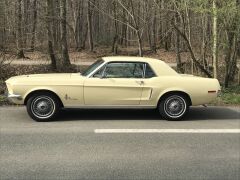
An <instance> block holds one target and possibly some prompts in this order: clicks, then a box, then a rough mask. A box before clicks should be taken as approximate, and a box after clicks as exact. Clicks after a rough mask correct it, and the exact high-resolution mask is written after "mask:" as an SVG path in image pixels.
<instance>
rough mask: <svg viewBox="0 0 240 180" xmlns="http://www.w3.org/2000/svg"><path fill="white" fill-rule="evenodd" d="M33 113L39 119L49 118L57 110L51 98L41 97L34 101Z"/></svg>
mask: <svg viewBox="0 0 240 180" xmlns="http://www.w3.org/2000/svg"><path fill="white" fill-rule="evenodd" d="M31 108H32V113H33V114H34V115H35V116H36V117H38V118H48V117H50V116H51V115H52V114H53V113H54V110H55V104H54V102H53V100H52V99H51V98H50V97H47V96H39V97H36V98H35V99H34V100H33V101H32V106H31Z"/></svg>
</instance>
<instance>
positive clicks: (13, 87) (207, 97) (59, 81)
mask: <svg viewBox="0 0 240 180" xmlns="http://www.w3.org/2000/svg"><path fill="white" fill-rule="evenodd" d="M103 59H104V58H103ZM123 59H125V61H133V62H134V61H142V62H145V63H148V64H149V65H150V67H151V68H152V69H153V71H154V72H155V74H156V77H152V78H145V79H144V78H143V79H134V78H130V79H127V80H126V79H125V80H124V79H122V80H121V78H119V79H118V78H109V79H104V78H103V79H101V80H102V81H101V80H100V78H93V77H84V76H81V75H80V73H67V74H44V75H38V74H36V75H23V76H17V77H13V78H10V79H8V80H7V81H6V84H7V88H8V92H9V94H10V95H11V94H13V95H17V96H18V97H14V98H11V99H12V101H13V102H14V103H16V104H25V103H26V100H27V98H28V97H29V95H31V93H34V92H37V91H49V92H51V93H54V94H55V95H56V96H57V97H58V98H59V99H60V100H61V102H62V104H63V106H64V107H88V106H90V107H91V106H94V105H96V106H101V105H109V106H114V104H111V101H109V102H108V101H106V102H107V103H106V104H101V103H103V102H104V100H106V99H108V97H115V99H114V100H115V101H114V102H118V104H117V105H120V106H125V105H130V106H135V107H149V108H155V107H157V105H158V101H159V99H160V98H161V97H162V96H164V95H165V94H166V93H171V92H176V93H184V94H186V95H187V96H188V97H189V99H190V105H201V104H207V103H209V102H211V101H212V100H214V99H215V98H216V96H217V92H218V91H219V90H220V85H219V82H218V80H217V79H210V78H202V77H196V76H192V75H181V74H178V73H176V72H175V71H174V70H173V69H172V68H170V67H169V66H168V65H167V64H165V63H164V62H162V61H160V60H156V59H151V58H140V60H139V58H136V57H135V58H122V57H118V58H111V57H108V58H105V59H104V61H105V63H109V62H114V61H115V62H116V61H123ZM136 59H137V60H136ZM90 79H91V81H92V85H91V89H90V90H89V89H88V91H87V92H86V91H85V88H86V87H87V85H88V83H87V82H88V81H89V80H90ZM139 80H142V81H144V84H142V85H141V86H140V87H138V86H137V84H132V83H133V82H135V81H139ZM107 81H111V82H114V81H116V84H115V87H114V89H115V90H114V91H108V92H105V90H106V87H105V84H104V82H107ZM101 82H103V83H101ZM119 82H120V83H119ZM135 86H136V87H135ZM97 87H98V88H100V89H98V90H97V91H95V88H97ZM107 88H109V87H107ZM111 88H113V87H111ZM131 88H132V90H131ZM139 88H140V90H141V95H140V99H139V103H135V104H131V102H134V100H136V99H131V98H132V97H133V95H134V93H135V92H134V90H135V89H139ZM120 89H126V91H124V92H125V95H124V96H122V95H123V94H117V95H116V93H122V92H123V91H120ZM90 92H93V94H89V93H90ZM104 92H105V93H104ZM126 92H127V93H126ZM86 96H94V97H96V98H94V99H93V100H91V103H90V105H88V104H87V103H86V99H85V98H86ZM118 96H119V98H120V97H121V96H122V97H124V98H125V99H124V100H123V99H122V100H121V99H120V100H119V101H117V100H116V97H118ZM128 100H129V101H128ZM125 102H128V103H126V104H125ZM136 102H138V101H136Z"/></svg>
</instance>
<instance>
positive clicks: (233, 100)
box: [220, 86, 240, 105]
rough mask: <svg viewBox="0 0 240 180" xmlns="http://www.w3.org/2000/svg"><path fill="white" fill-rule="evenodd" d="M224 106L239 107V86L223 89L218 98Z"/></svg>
mask: <svg viewBox="0 0 240 180" xmlns="http://www.w3.org/2000/svg"><path fill="white" fill-rule="evenodd" d="M220 98H221V99H222V101H223V102H224V103H225V104H234V105H240V86H232V87H229V88H226V89H223V92H222V96H221V97H220Z"/></svg>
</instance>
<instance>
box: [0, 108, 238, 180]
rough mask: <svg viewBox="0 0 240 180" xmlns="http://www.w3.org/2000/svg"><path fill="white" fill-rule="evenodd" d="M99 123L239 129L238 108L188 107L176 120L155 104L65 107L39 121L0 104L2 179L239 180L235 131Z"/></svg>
mask: <svg viewBox="0 0 240 180" xmlns="http://www.w3.org/2000/svg"><path fill="white" fill-rule="evenodd" d="M96 129H240V109H237V108H232V109H231V108H220V107H208V108H204V107H196V108H191V109H190V112H189V114H188V116H187V117H186V120H184V121H176V122H170V121H165V120H161V119H159V117H158V114H157V113H156V112H155V111H152V110H111V111H110V110H65V111H63V112H62V113H61V117H60V118H59V120H58V121H54V122H45V123H44V122H41V123H40V122H35V121H33V120H31V119H30V118H29V117H28V115H27V113H26V111H25V108H24V107H1V108H0V179H1V180H5V179H11V180H12V179H24V180H28V179H39V180H46V179H104V180H107V179H111V180H114V179H144V180H145V179H163V180H168V179H172V180H175V179H184V180H185V179H190V180H193V179H194V180H196V179H199V180H200V179H201V180H202V179H204V180H207V179H209V180H215V179H216V180H227V179H229V180H239V179H240V170H239V168H240V133H221V132H219V133H106V134H105V133H103V134H97V133H94V131H95V130H96Z"/></svg>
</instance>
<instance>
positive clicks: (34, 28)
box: [31, 0, 37, 51]
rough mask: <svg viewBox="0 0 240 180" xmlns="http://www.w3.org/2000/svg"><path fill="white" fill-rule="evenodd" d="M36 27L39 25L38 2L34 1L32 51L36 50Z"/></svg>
mask: <svg viewBox="0 0 240 180" xmlns="http://www.w3.org/2000/svg"><path fill="white" fill-rule="evenodd" d="M36 25H37V0H34V1H33V27H32V40H31V50H32V51H34V49H35V37H36Z"/></svg>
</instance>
